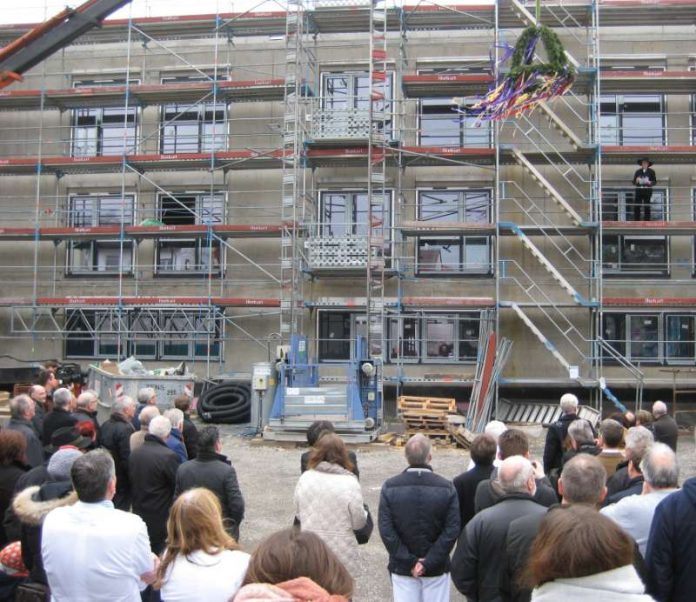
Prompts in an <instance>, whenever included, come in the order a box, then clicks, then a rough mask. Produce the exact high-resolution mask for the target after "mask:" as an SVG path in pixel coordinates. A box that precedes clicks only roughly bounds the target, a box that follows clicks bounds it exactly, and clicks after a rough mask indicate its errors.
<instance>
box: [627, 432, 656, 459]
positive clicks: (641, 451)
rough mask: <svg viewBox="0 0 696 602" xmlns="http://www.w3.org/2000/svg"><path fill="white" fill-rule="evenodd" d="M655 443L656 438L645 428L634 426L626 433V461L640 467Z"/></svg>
mask: <svg viewBox="0 0 696 602" xmlns="http://www.w3.org/2000/svg"><path fill="white" fill-rule="evenodd" d="M653 443H655V437H654V436H653V434H652V433H651V432H650V431H649V430H648V429H646V428H645V427H644V426H632V427H631V428H630V429H628V432H627V433H626V459H627V460H631V461H632V462H633V465H634V466H635V467H638V466H640V463H641V461H642V460H643V457H644V456H645V453H646V452H647V451H648V449H650V446H651V445H653Z"/></svg>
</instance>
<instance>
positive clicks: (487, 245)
mask: <svg viewBox="0 0 696 602" xmlns="http://www.w3.org/2000/svg"><path fill="white" fill-rule="evenodd" d="M490 207H491V194H490V191H488V190H422V191H420V192H419V193H418V219H419V221H421V222H426V223H438V224H441V223H447V222H450V223H453V224H454V223H480V224H488V223H490V221H491V217H490ZM417 272H418V274H420V275H438V274H439V275H448V276H449V275H452V274H490V273H492V265H491V237H490V236H455V237H452V236H427V237H425V236H423V237H420V238H419V239H418V261H417Z"/></svg>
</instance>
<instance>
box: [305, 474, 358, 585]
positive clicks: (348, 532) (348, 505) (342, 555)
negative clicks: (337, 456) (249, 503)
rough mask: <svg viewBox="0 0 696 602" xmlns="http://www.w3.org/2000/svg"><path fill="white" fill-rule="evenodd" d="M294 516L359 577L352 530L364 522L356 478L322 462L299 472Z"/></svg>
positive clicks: (352, 573) (356, 545)
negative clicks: (313, 467) (310, 468)
mask: <svg viewBox="0 0 696 602" xmlns="http://www.w3.org/2000/svg"><path fill="white" fill-rule="evenodd" d="M295 515H296V516H297V518H299V519H300V523H301V524H302V529H303V530H305V531H312V532H314V533H316V534H317V535H319V537H321V538H322V539H323V540H324V542H325V543H326V544H327V545H328V546H329V548H331V550H332V551H333V552H334V554H336V556H338V558H339V559H340V560H341V562H343V564H344V565H345V567H346V568H347V569H348V571H349V572H350V573H351V575H353V578H357V577H358V576H359V567H358V562H357V561H358V542H357V540H356V539H355V534H354V533H353V530H354V529H362V528H363V527H364V526H365V522H366V520H367V513H366V512H365V508H364V507H363V497H362V492H361V490H360V483H359V482H358V479H357V477H356V476H355V475H354V474H353V473H352V472H349V471H347V470H345V469H344V468H342V467H341V466H339V465H338V464H329V463H328V462H321V463H320V464H319V465H318V466H317V467H316V468H315V469H313V470H308V471H306V472H304V473H302V476H301V477H300V480H299V481H298V482H297V487H296V488H295Z"/></svg>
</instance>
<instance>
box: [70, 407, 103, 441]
mask: <svg viewBox="0 0 696 602" xmlns="http://www.w3.org/2000/svg"><path fill="white" fill-rule="evenodd" d="M73 416H74V417H75V419H76V420H77V422H86V421H88V420H89V421H90V422H91V423H92V424H93V425H94V432H95V433H97V441H99V431H100V428H99V421H98V420H97V413H96V412H88V411H87V410H77V412H74V413H73Z"/></svg>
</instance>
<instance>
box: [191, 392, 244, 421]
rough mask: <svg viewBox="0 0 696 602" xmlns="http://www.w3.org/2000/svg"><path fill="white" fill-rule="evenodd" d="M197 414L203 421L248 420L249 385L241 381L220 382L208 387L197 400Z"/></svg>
mask: <svg viewBox="0 0 696 602" xmlns="http://www.w3.org/2000/svg"><path fill="white" fill-rule="evenodd" d="M198 415H199V416H200V417H201V419H202V420H203V421H204V422H224V423H227V424H243V423H245V422H249V420H250V419H251V385H250V384H249V383H243V382H222V383H220V384H218V385H215V386H213V387H210V388H209V389H207V390H206V391H205V392H204V393H203V394H202V395H201V397H200V399H199V400H198Z"/></svg>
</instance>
